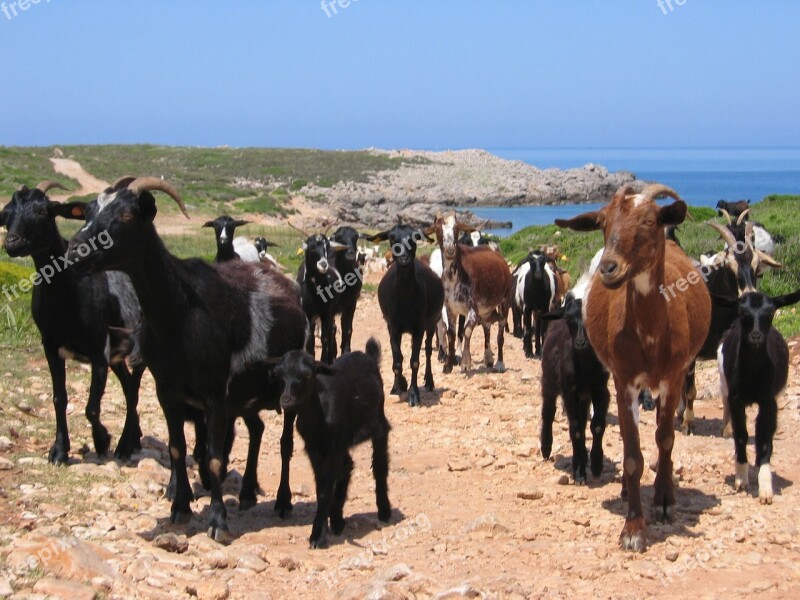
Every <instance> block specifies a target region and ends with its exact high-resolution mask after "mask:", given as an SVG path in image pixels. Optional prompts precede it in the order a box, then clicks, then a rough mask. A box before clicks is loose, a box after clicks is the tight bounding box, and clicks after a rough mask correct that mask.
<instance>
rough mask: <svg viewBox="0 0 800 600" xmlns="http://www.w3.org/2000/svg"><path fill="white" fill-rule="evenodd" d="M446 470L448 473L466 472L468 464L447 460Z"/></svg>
mask: <svg viewBox="0 0 800 600" xmlns="http://www.w3.org/2000/svg"><path fill="white" fill-rule="evenodd" d="M447 470H448V471H468V470H469V464H468V463H466V462H462V461H458V460H449V461H447Z"/></svg>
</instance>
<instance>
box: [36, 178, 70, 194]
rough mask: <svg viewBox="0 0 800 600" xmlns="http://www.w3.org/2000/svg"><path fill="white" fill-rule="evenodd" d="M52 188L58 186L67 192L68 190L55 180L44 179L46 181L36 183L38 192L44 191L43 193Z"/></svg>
mask: <svg viewBox="0 0 800 600" xmlns="http://www.w3.org/2000/svg"><path fill="white" fill-rule="evenodd" d="M53 188H59V189H62V190H65V191H67V192H68V191H69V189H67V188H66V187H64V186H63V185H62V184H60V183H58V182H57V181H50V180H46V181H42V182H41V183H40V184H38V185H37V186H36V189H37V190H39V191H40V192H44V193H45V194H46V193H47V192H49V191H50V190H52V189H53Z"/></svg>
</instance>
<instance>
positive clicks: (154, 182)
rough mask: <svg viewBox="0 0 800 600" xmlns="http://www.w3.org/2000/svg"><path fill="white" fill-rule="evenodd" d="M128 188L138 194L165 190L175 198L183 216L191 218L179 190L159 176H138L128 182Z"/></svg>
mask: <svg viewBox="0 0 800 600" xmlns="http://www.w3.org/2000/svg"><path fill="white" fill-rule="evenodd" d="M118 181H119V180H118ZM128 190H129V191H131V192H133V193H134V194H136V195H137V196H138V195H139V194H141V193H142V192H144V191H148V192H153V191H158V192H164V193H165V194H166V195H167V196H169V197H170V198H172V199H173V200H175V202H176V203H177V205H178V207H179V208H180V209H181V212H182V213H183V216H185V217H186V218H187V219H188V218H189V213H188V212H186V205H185V204H184V203H183V200H181V195H180V194H179V193H178V190H176V189H175V188H174V187H172V186H171V185H170V184H168V183H167V182H166V181H164V180H162V179H159V178H158V177H138V178H136V179H134V180H133V181H131V182H130V183H129V184H128Z"/></svg>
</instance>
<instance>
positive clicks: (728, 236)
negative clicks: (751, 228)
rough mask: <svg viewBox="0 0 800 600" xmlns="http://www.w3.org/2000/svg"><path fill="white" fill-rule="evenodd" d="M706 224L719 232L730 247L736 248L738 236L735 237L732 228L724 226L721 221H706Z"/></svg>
mask: <svg viewBox="0 0 800 600" xmlns="http://www.w3.org/2000/svg"><path fill="white" fill-rule="evenodd" d="M706 225H708V226H709V227H711V229H713V230H715V231H716V232H717V233H719V237H721V238H722V239H723V240H725V244H726V245H727V246H728V248H734V247H735V246H736V238H734V237H733V233H731V230H730V229H728V228H727V227H723V226H722V225H720V224H719V223H714V222H713V221H706Z"/></svg>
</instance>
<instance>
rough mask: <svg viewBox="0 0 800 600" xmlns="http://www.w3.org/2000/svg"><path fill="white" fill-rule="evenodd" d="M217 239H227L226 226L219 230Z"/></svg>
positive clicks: (221, 240) (224, 240) (223, 240)
mask: <svg viewBox="0 0 800 600" xmlns="http://www.w3.org/2000/svg"><path fill="white" fill-rule="evenodd" d="M219 241H220V242H226V241H228V228H227V227H223V228H222V231H220V232H219Z"/></svg>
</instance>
